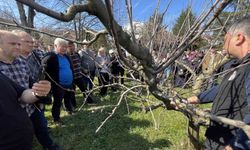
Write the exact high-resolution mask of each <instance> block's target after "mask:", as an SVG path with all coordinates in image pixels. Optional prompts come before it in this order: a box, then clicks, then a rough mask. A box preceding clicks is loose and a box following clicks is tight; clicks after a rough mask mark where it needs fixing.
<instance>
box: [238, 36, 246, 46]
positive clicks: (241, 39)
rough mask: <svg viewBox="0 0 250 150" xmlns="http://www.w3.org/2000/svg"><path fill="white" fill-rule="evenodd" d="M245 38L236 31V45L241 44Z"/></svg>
mask: <svg viewBox="0 0 250 150" xmlns="http://www.w3.org/2000/svg"><path fill="white" fill-rule="evenodd" d="M245 40H246V37H245V35H244V34H242V33H237V35H236V45H237V46H239V45H241V44H242V43H243V42H244V41H245Z"/></svg>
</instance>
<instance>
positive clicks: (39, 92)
mask: <svg viewBox="0 0 250 150" xmlns="http://www.w3.org/2000/svg"><path fill="white" fill-rule="evenodd" d="M50 89H51V84H50V82H49V81H47V80H41V81H39V82H37V83H34V84H33V86H32V90H33V92H34V93H35V95H36V96H47V95H48V93H49V91H50Z"/></svg>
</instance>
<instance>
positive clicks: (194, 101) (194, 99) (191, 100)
mask: <svg viewBox="0 0 250 150" xmlns="http://www.w3.org/2000/svg"><path fill="white" fill-rule="evenodd" d="M187 103H188V104H198V103H199V99H198V97H197V96H191V97H189V98H187Z"/></svg>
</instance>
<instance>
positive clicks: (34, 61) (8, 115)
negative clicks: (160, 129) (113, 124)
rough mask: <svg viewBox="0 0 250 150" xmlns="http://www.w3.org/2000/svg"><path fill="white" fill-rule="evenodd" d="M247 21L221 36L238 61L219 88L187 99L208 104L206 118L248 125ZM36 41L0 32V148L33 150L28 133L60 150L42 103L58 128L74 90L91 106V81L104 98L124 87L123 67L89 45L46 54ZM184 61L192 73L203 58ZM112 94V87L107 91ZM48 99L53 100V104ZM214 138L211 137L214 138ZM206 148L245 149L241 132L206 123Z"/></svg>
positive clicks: (195, 55)
mask: <svg viewBox="0 0 250 150" xmlns="http://www.w3.org/2000/svg"><path fill="white" fill-rule="evenodd" d="M249 31H250V19H249V18H244V19H242V20H240V21H238V22H236V23H234V24H233V25H232V26H231V28H230V29H229V31H228V32H227V34H226V36H225V43H224V50H226V52H227V53H228V54H230V55H232V56H233V57H235V58H237V59H238V60H237V61H234V62H233V63H231V65H230V67H234V69H232V70H231V71H230V72H228V73H227V74H226V75H225V76H224V79H223V80H222V82H221V83H220V85H218V86H214V87H212V88H211V89H210V90H208V91H205V92H203V93H201V94H200V95H197V96H192V97H190V98H188V99H187V102H188V103H191V104H196V103H207V102H211V101H213V106H212V111H211V113H212V114H213V115H216V116H223V117H227V118H230V119H235V120H241V121H244V122H245V123H246V124H250V116H249V114H250V112H249V110H250V83H249V81H250V73H249V72H250V67H249V64H248V62H249V57H250V54H249V51H250V33H249ZM37 42H38V41H36V40H34V38H33V37H32V36H31V35H30V34H29V33H27V32H25V31H21V30H13V31H4V30H0V82H1V84H0V89H1V94H0V120H1V124H0V149H1V150H7V149H19V150H22V149H23V150H29V149H32V139H33V134H34V135H35V136H36V138H37V140H38V142H39V143H40V144H41V146H42V147H43V149H44V150H61V149H62V148H61V146H59V145H58V144H56V143H55V142H54V141H53V139H52V138H51V136H50V133H49V131H48V123H47V119H46V118H45V115H44V108H45V104H49V103H52V111H51V113H52V117H53V121H54V123H55V125H57V126H61V125H63V124H64V123H63V121H62V119H61V115H60V113H61V107H62V103H63V102H64V106H65V109H66V111H67V112H68V114H69V115H74V114H75V113H77V112H76V108H77V104H76V98H75V89H76V87H78V88H79V89H80V91H81V92H82V93H83V102H84V103H86V104H90V105H92V104H95V103H96V102H97V101H96V99H95V95H93V94H92V93H89V92H88V91H91V90H92V89H93V85H94V78H95V77H97V78H98V81H99V85H100V95H101V96H105V95H106V94H107V92H108V87H109V84H113V83H119V79H121V81H120V82H121V84H123V83H124V79H123V78H122V77H123V75H124V71H125V70H124V68H123V66H122V63H121V62H120V60H119V59H118V57H117V54H116V52H115V51H114V50H113V49H111V50H109V52H108V53H107V52H106V50H105V48H104V47H100V48H99V50H98V52H97V54H96V53H95V51H93V50H91V49H90V48H89V47H88V45H84V47H83V49H81V50H79V51H78V50H77V46H76V44H74V43H73V42H71V41H66V40H64V39H61V38H56V39H55V40H54V48H53V49H51V48H50V51H49V52H46V51H44V50H42V49H40V47H39V44H37ZM184 56H185V57H183V60H184V61H186V62H187V63H191V64H190V65H191V66H194V68H193V69H194V70H197V66H195V65H197V64H199V62H200V59H201V58H202V57H203V55H202V54H200V53H199V52H191V51H190V52H189V51H188V52H187V53H186V55H184ZM111 89H112V90H117V87H115V86H112V88H111ZM52 98H53V100H52ZM215 133H216V134H215ZM206 137H207V140H206V143H205V146H206V149H225V150H231V149H236V150H238V149H250V144H249V143H250V142H249V138H248V137H247V135H246V134H245V133H244V131H243V130H242V129H239V128H236V127H232V126H229V125H226V124H223V123H218V122H215V121H211V123H210V126H209V127H208V129H207V132H206Z"/></svg>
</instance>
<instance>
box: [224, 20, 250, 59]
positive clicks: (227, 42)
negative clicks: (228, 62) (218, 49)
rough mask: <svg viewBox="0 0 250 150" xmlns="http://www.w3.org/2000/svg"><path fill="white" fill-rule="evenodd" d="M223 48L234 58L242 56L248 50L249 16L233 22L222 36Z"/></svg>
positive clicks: (249, 42)
mask: <svg viewBox="0 0 250 150" xmlns="http://www.w3.org/2000/svg"><path fill="white" fill-rule="evenodd" d="M223 49H224V50H225V51H226V52H227V53H228V54H230V55H231V56H234V57H236V58H243V57H244V56H246V55H247V53H248V52H249V51H250V17H246V18H243V19H241V20H239V21H237V22H235V23H234V24H233V25H232V26H231V27H230V29H229V30H228V32H227V34H226V35H225V38H224V46H223Z"/></svg>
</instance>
